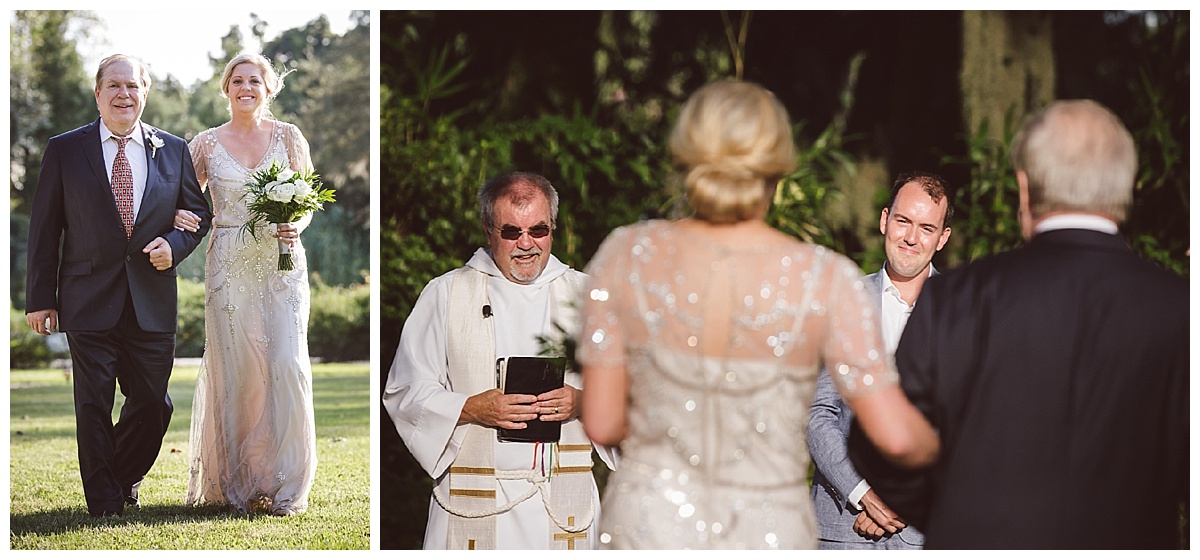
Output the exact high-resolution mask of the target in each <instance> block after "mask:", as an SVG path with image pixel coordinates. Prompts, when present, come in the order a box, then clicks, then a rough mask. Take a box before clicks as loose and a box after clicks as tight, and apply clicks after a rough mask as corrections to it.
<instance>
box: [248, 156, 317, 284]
mask: <svg viewBox="0 0 1200 560" xmlns="http://www.w3.org/2000/svg"><path fill="white" fill-rule="evenodd" d="M246 186H247V187H250V189H249V190H248V191H246V195H245V196H246V208H247V209H248V210H249V211H250V219H249V220H247V221H246V223H245V224H244V225H242V233H246V232H249V233H250V236H251V237H254V238H255V239H257V234H256V232H255V228H257V227H258V226H259V225H261V224H264V223H272V224H290V223H292V222H294V221H296V220H299V219H300V218H302V217H304V216H305V215H306V214H308V213H310V212H316V211H317V210H321V209H323V208H324V207H325V203H326V202H333V189H326V188H323V187H322V185H321V177H320V176H319V175H317V174H316V173H313V171H312V170H311V169H310V170H307V171H303V172H300V173H297V172H295V171H292V170H291V168H289V167H288V166H287V165H286V164H284V163H282V162H280V161H278V160H274V161H272V162H271V167H268V168H267V169H263V170H261V171H255V172H254V174H253V175H251V176H250V181H249V182H247V183H246ZM294 268H295V263H294V262H292V246H291V245H289V244H288V243H287V242H286V241H284V240H282V239H280V240H279V270H292V269H294Z"/></svg>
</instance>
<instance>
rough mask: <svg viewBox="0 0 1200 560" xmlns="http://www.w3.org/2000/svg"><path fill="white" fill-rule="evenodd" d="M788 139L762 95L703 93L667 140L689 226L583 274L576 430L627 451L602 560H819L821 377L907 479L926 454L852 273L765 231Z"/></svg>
mask: <svg viewBox="0 0 1200 560" xmlns="http://www.w3.org/2000/svg"><path fill="white" fill-rule="evenodd" d="M790 130H791V129H790V125H789V124H788V120H787V114H786V112H785V111H784V109H783V107H782V105H780V104H779V102H778V101H776V100H775V99H774V97H773V96H771V95H770V94H769V93H768V92H766V91H765V90H763V89H762V88H760V87H758V86H755V85H752V84H747V83H741V82H717V83H713V84H710V85H708V86H705V87H704V88H702V89H701V90H699V91H698V92H697V93H696V94H694V95H693V96H692V98H691V99H690V100H689V101H688V103H687V105H685V106H684V108H683V110H682V112H681V113H680V117H679V123H678V125H677V126H676V129H675V132H674V133H673V135H672V138H671V151H672V153H673V154H674V155H675V157H676V159H677V160H680V161H681V162H683V163H684V164H686V166H687V167H688V176H687V178H686V183H687V187H688V203H689V205H690V206H691V207H692V209H693V210H694V211H695V214H696V215H695V217H694V218H691V219H685V220H680V221H673V222H672V221H649V222H643V223H639V224H635V225H631V226H626V227H623V228H619V229H617V230H616V231H614V232H613V233H612V234H611V235H610V236H609V237H608V239H606V240H605V242H604V243H603V244H602V245H601V247H600V249H599V251H598V252H597V253H596V255H595V257H593V259H592V261H591V263H590V264H589V265H588V268H587V272H588V274H589V276H590V277H591V284H590V286H589V288H588V289H587V290H585V296H584V305H583V316H584V324H583V328H582V331H581V333H580V334H579V335H578V352H577V357H578V361H579V362H580V364H581V365H582V366H583V375H584V379H585V380H584V384H585V385H586V386H587V387H588V390H587V391H586V392H585V393H584V396H583V398H584V401H583V422H584V426H585V429H586V431H587V433H588V436H589V437H591V438H592V439H593V440H595V441H597V442H602V443H605V444H616V443H618V442H620V443H621V468H620V469H618V470H616V471H614V472H613V474H612V475H611V476H610V477H609V479H608V483H607V486H606V489H605V494H604V499H603V510H604V516H603V517H602V518H601V524H600V527H599V530H600V542H601V544H602V546H608V547H610V548H632V549H681V548H732V549H739V548H745V549H783V548H816V545H817V536H818V535H817V526H816V520H815V516H814V513H813V508H812V505H811V503H810V499H809V491H808V482H807V474H808V464H809V457H808V448H807V446H806V445H805V438H804V434H805V427H806V425H807V423H808V410H809V404H810V403H811V401H812V395H813V392H814V388H815V384H816V379H817V373H818V371H819V368H820V366H821V364H822V363H826V364H828V365H829V368H830V370H831V371H834V372H837V373H838V375H836V376H835V377H836V378H837V380H836V382H837V384H838V386H839V389H840V391H841V393H842V394H843V396H845V397H846V398H847V401H848V402H850V403H851V406H852V407H855V410H856V412H857V411H859V410H864V411H865V412H868V414H867V417H865V418H864V419H863V421H864V427H865V428H866V429H867V433H868V435H871V436H872V439H873V440H874V441H876V443H879V442H880V441H881V440H885V439H887V438H885V437H884V436H883V435H882V431H881V430H880V429H879V428H880V425H881V424H880V423H879V422H877V420H878V419H880V418H884V419H885V420H886V422H891V423H893V424H892V425H893V426H894V427H896V428H903V430H901V432H900V433H902V437H899V438H891V439H890V440H889V441H891V442H892V443H899V444H901V445H900V448H905V444H906V442H907V441H908V440H907V439H905V438H907V437H911V438H913V440H915V441H919V442H920V443H921V446H920V448H919V450H917V451H913V452H912V455H909V456H905V457H903V458H904V459H905V460H907V461H909V462H910V464H913V465H915V464H919V463H920V462H923V461H930V460H932V456H931V454H932V453H936V445H937V444H936V437H935V436H934V435H933V432H932V429H931V428H930V427H929V425H928V423H925V421H924V418H923V417H921V416H920V414H919V413H918V412H917V411H916V409H915V408H913V407H912V406H911V404H909V403H908V401H907V400H906V399H905V398H904V396H903V393H902V392H901V391H900V389H899V387H898V385H897V384H896V382H897V377H896V374H895V372H894V369H893V367H892V365H891V362H890V361H889V360H888V359H887V358H886V355H887V353H886V352H884V350H883V345H882V341H881V336H880V334H879V328H878V326H877V320H878V319H877V318H876V314H877V312H876V311H875V310H874V307H873V306H872V305H871V304H870V301H869V300H868V299H867V297H866V294H865V292H864V289H863V286H862V284H861V282H859V281H858V279H859V277H860V276H861V272H860V271H859V269H858V267H856V266H855V265H854V264H853V263H852V262H851V261H850V260H849V259H847V258H846V257H844V256H841V255H839V254H837V253H835V252H833V251H830V250H826V249H824V248H822V247H819V246H815V245H811V244H806V243H801V242H799V241H796V240H795V239H793V238H791V237H788V236H785V235H783V234H781V233H779V232H777V231H775V230H774V229H772V228H771V227H769V226H768V225H767V224H766V223H765V221H764V216H765V213H766V208H767V205H768V204H769V201H770V196H771V194H772V193H773V192H774V186H775V182H776V181H777V180H778V177H780V176H782V175H784V174H785V173H787V172H788V171H789V170H790V169H792V167H793V166H794V163H793V162H794V161H795V156H794V151H793V150H794V148H793V146H792V141H791V136H790V134H791V132H790ZM866 408H871V410H866ZM871 411H874V412H875V414H870V413H869V412H871ZM860 418H862V417H861V416H860Z"/></svg>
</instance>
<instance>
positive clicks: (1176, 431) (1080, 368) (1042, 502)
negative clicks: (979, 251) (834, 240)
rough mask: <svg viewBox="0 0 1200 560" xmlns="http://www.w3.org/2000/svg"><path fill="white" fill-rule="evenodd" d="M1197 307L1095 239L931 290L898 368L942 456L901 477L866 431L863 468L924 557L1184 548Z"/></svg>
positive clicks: (1178, 283)
mask: <svg viewBox="0 0 1200 560" xmlns="http://www.w3.org/2000/svg"><path fill="white" fill-rule="evenodd" d="M1188 313H1189V310H1188V286H1187V282H1186V281H1185V280H1184V279H1182V278H1180V277H1179V276H1177V275H1175V274H1171V273H1170V272H1167V271H1165V270H1163V269H1162V268H1160V267H1158V266H1157V265H1154V264H1151V263H1149V262H1147V261H1144V260H1142V259H1141V258H1139V257H1138V256H1137V255H1135V254H1134V253H1133V251H1132V250H1130V248H1129V247H1128V246H1127V245H1126V244H1125V242H1124V240H1122V238H1121V237H1119V236H1116V235H1109V234H1106V233H1101V232H1096V231H1090V230H1082V229H1064V230H1056V231H1048V232H1045V233H1040V234H1038V235H1036V236H1034V238H1033V239H1032V240H1031V241H1030V242H1029V243H1028V244H1027V245H1025V246H1024V247H1022V248H1020V249H1017V250H1014V251H1010V252H1008V253H1003V254H1000V255H995V256H993V257H989V258H986V259H983V260H981V261H978V262H976V263H972V264H970V265H967V266H965V267H962V268H959V269H957V270H952V271H949V272H946V273H945V274H941V275H939V276H938V277H936V278H931V279H930V280H929V281H928V282H927V283H926V284H925V287H924V289H923V290H922V292H921V299H920V301H919V302H918V303H917V305H916V307H915V308H914V310H913V314H912V316H911V317H910V318H909V321H908V325H907V327H906V328H905V330H904V336H903V337H902V338H901V340H900V346H899V348H897V350H896V364H897V368H898V369H899V371H900V379H901V386H902V387H903V388H904V391H905V393H906V394H907V395H908V397H909V399H910V400H912V402H913V404H914V405H916V407H917V408H918V409H920V410H921V412H922V413H924V414H925V416H926V417H927V418H928V419H929V420H930V422H931V423H932V424H933V427H934V428H935V429H937V430H938V432H939V436H940V438H941V445H942V447H941V455H940V457H939V459H938V462H937V463H936V464H935V465H933V467H931V468H930V469H926V470H925V471H923V472H921V473H913V472H911V471H902V470H899V469H892V470H891V471H890V472H889V471H888V470H887V468H886V464H885V463H882V462H881V461H878V460H877V457H874V458H873V457H872V455H871V453H870V448H869V443H865V436H863V435H862V432H861V430H859V429H857V428H856V429H855V431H854V432H853V433H852V434H851V440H850V449H851V458H852V459H853V460H854V463H855V465H856V466H857V467H858V468H859V472H861V473H863V475H864V476H866V477H867V479H868V480H870V481H871V482H872V485H873V487H874V488H875V491H876V492H877V493H878V494H880V496H881V497H882V498H883V499H884V500H885V501H887V502H888V503H889V505H892V507H893V508H897V509H898V513H900V515H901V516H903V517H905V519H906V520H909V521H910V522H911V521H913V519H912V518H910V514H909V513H906V511H909V510H908V508H909V507H912V508H915V510H916V511H917V512H918V513H917V515H916V517H919V518H921V519H922V520H921V522H920V524H918V526H919V527H921V529H922V530H924V532H925V536H926V543H925V545H926V548H954V549H966V548H990V549H1000V548H1022V549H1051V548H1054V549H1057V548H1071V549H1081V548H1106V549H1125V548H1175V547H1177V546H1179V540H1178V534H1179V520H1180V507H1181V505H1182V504H1186V503H1187V499H1188V495H1189V494H1188V484H1189V475H1188V461H1189V458H1188V452H1189V450H1188V448H1189V441H1188V438H1189V425H1188V422H1189V410H1188V407H1189V403H1188V399H1189V396H1188V391H1189V378H1188V377H1189V369H1188V368H1189V347H1188V342H1189V341H1188V328H1189V327H1188ZM901 508H904V509H901ZM921 512H924V513H921Z"/></svg>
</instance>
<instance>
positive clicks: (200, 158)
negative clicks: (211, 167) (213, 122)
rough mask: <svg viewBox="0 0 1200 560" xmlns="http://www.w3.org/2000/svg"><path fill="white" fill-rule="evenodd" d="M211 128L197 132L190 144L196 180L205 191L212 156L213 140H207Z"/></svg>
mask: <svg viewBox="0 0 1200 560" xmlns="http://www.w3.org/2000/svg"><path fill="white" fill-rule="evenodd" d="M209 134H211V132H210V131H209V130H206V131H204V132H201V133H200V134H197V135H196V137H195V138H192V141H191V143H189V144H188V151H189V152H191V154H192V166H193V167H195V168H196V180H197V181H198V182H199V183H200V190H201V191H203V190H204V189H205V188H207V187H208V158H210V157H212V142H211V141H207V140H206V139H207V138H208V135H209Z"/></svg>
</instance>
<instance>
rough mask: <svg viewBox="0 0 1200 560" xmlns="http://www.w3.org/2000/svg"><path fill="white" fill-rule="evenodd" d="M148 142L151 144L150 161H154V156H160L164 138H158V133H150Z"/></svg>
mask: <svg viewBox="0 0 1200 560" xmlns="http://www.w3.org/2000/svg"><path fill="white" fill-rule="evenodd" d="M147 140H149V142H150V159H154V156H155V155H158V149H159V148H161V147H163V141H162V138H159V137H158V131H157V130H155V131H152V132H151V133H150V138H147Z"/></svg>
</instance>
